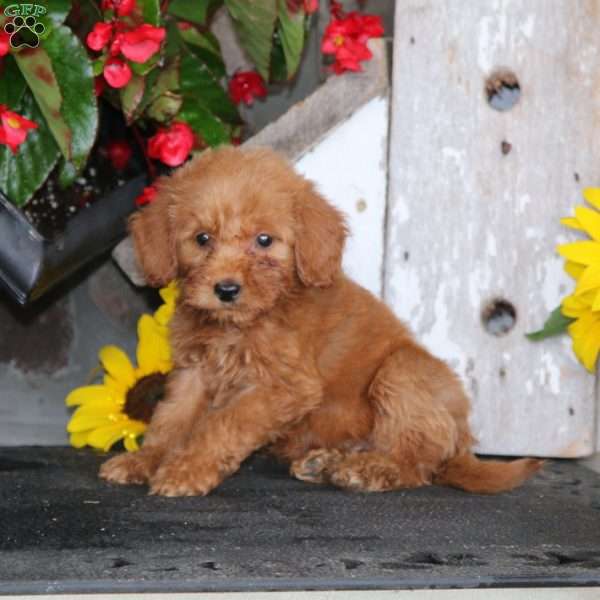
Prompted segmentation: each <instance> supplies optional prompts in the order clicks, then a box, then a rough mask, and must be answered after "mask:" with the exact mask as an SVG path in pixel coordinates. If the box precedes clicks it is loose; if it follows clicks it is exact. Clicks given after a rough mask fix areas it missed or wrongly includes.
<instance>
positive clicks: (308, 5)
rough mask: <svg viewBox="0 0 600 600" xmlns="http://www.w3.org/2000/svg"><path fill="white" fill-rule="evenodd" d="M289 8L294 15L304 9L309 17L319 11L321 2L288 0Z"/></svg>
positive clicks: (314, 0) (315, 0)
mask: <svg viewBox="0 0 600 600" xmlns="http://www.w3.org/2000/svg"><path fill="white" fill-rule="evenodd" d="M287 7H288V9H289V10H290V11H292V12H293V13H297V12H298V11H299V10H300V7H302V10H303V11H304V12H305V13H306V14H307V15H311V14H312V13H314V12H317V10H318V9H319V0H287Z"/></svg>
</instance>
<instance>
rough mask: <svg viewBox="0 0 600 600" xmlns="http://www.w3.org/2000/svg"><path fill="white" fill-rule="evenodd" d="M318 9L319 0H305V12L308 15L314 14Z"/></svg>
mask: <svg viewBox="0 0 600 600" xmlns="http://www.w3.org/2000/svg"><path fill="white" fill-rule="evenodd" d="M317 10H319V0H304V12H305V13H306V14H307V15H312V13H314V12H317Z"/></svg>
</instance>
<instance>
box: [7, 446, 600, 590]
mask: <svg viewBox="0 0 600 600" xmlns="http://www.w3.org/2000/svg"><path fill="white" fill-rule="evenodd" d="M104 459H105V457H103V456H98V455H96V454H94V453H91V452H86V451H76V450H72V449H66V448H7V449H0V594H1V593H16V592H20V593H41V592H46V593H51V592H86V591H87V592H101V591H105V592H125V591H131V592H133V591H136V592H143V591H155V592H161V591H162V592H165V591H167V590H168V591H180V592H187V591H216V590H230V591H235V590H246V591H249V590H298V589H301V590H312V589H406V588H422V587H427V588H429V587H439V588H447V587H469V588H471V587H484V586H494V587H505V586H517V585H518V586H569V585H572V586H576V585H600V476H598V475H596V474H594V473H593V472H591V471H589V470H587V469H585V468H583V467H580V466H577V465H576V464H574V463H572V462H550V463H548V465H547V466H546V467H545V469H544V471H543V472H542V473H541V474H539V475H538V476H537V477H536V478H535V479H533V480H532V481H530V482H529V483H528V484H526V485H525V486H523V487H522V488H520V489H518V490H515V491H513V492H510V493H506V494H502V495H498V496H477V495H469V494H466V493H463V492H460V491H456V490H451V489H447V488H441V487H428V488H421V489H417V490H404V491H398V492H392V493H385V494H370V495H369V494H353V493H348V492H342V491H340V490H336V489H333V488H330V487H325V486H316V485H310V484H307V483H302V482H299V481H295V480H293V479H291V478H290V477H289V476H288V475H287V472H286V470H285V469H283V468H282V467H280V466H278V465H276V464H274V463H272V462H271V461H270V460H269V459H267V458H263V457H260V456H259V457H255V458H254V459H252V460H251V461H249V462H248V463H247V464H246V465H244V467H243V469H242V470H241V471H240V473H238V474H237V475H235V476H234V477H232V478H231V479H229V480H228V481H227V482H225V483H224V484H223V485H222V486H221V487H220V488H219V489H218V490H216V491H215V492H213V493H212V494H211V495H210V496H208V497H206V498H179V499H171V498H160V497H154V496H148V495H146V489H145V488H143V487H137V486H130V487H119V486H110V485H108V484H106V483H104V482H102V481H100V480H99V479H98V478H97V476H96V473H97V470H98V466H99V464H100V463H101V461H102V460H104Z"/></svg>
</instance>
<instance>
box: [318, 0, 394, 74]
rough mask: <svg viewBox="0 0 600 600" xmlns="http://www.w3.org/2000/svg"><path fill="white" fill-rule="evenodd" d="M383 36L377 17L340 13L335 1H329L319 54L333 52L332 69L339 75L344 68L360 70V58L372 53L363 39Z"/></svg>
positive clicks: (362, 58) (366, 58)
mask: <svg viewBox="0 0 600 600" xmlns="http://www.w3.org/2000/svg"><path fill="white" fill-rule="evenodd" d="M382 35H383V24H382V23H381V18H380V17H378V16H376V15H362V14H361V13H358V12H351V13H348V14H347V15H344V14H343V13H342V11H341V7H340V5H339V4H338V3H337V2H333V3H332V19H331V22H330V23H329V25H327V29H325V35H324V36H323V42H322V44H321V51H322V52H323V54H333V55H334V56H335V62H334V63H333V70H334V71H335V72H336V73H337V74H338V75H339V74H340V73H343V72H344V71H361V70H362V68H361V65H360V63H361V61H364V60H370V59H371V57H372V56H373V55H372V54H371V51H370V50H369V48H368V47H367V41H368V40H369V39H370V38H373V37H381V36H382Z"/></svg>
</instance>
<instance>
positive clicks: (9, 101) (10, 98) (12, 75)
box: [0, 54, 27, 110]
mask: <svg viewBox="0 0 600 600" xmlns="http://www.w3.org/2000/svg"><path fill="white" fill-rule="evenodd" d="M9 81H10V85H8V82H9ZM1 82H5V83H4V85H0V104H6V105H7V106H8V108H10V109H12V110H15V108H16V107H17V106H18V104H19V102H20V101H21V98H22V97H23V94H24V93H25V88H26V87H27V84H26V82H25V79H23V76H22V75H21V71H19V67H17V63H16V62H15V60H14V58H13V57H12V56H10V54H9V55H8V56H6V57H5V58H4V69H3V71H2V75H0V83H1Z"/></svg>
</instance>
